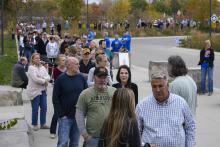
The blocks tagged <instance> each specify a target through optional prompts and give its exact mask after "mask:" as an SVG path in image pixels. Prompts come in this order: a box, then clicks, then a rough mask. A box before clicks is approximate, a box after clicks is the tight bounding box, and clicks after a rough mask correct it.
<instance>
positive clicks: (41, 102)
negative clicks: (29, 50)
mask: <svg viewBox="0 0 220 147" xmlns="http://www.w3.org/2000/svg"><path fill="white" fill-rule="evenodd" d="M27 75H28V85H27V96H28V97H29V98H30V100H31V106H32V125H33V130H35V131H37V130H38V129H39V127H38V109H39V107H40V108H41V109H40V125H41V127H40V128H41V129H49V127H48V126H47V125H46V112H47V94H46V89H47V85H48V82H49V80H50V76H49V74H48V72H47V70H46V68H45V67H44V66H42V65H41V63H40V54H39V53H34V54H33V55H32V56H31V65H30V66H29V68H28V73H27Z"/></svg>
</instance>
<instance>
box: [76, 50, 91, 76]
mask: <svg viewBox="0 0 220 147" xmlns="http://www.w3.org/2000/svg"><path fill="white" fill-rule="evenodd" d="M79 65H80V67H79V71H80V72H81V73H82V74H83V76H84V77H85V78H86V80H87V77H88V73H89V70H90V69H91V68H93V67H95V63H94V62H92V61H91V56H90V49H89V48H84V49H82V59H81V60H80V62H79Z"/></svg>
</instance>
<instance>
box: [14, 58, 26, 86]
mask: <svg viewBox="0 0 220 147" xmlns="http://www.w3.org/2000/svg"><path fill="white" fill-rule="evenodd" d="M26 64H27V59H26V58H25V57H21V59H20V61H19V62H18V63H16V64H15V65H14V67H13V69H12V81H11V85H12V87H18V88H26V87H27V84H28V77H27V75H26V73H25V65H26Z"/></svg>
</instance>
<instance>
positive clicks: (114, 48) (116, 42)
mask: <svg viewBox="0 0 220 147" xmlns="http://www.w3.org/2000/svg"><path fill="white" fill-rule="evenodd" d="M111 47H112V52H119V51H120V49H121V47H122V43H121V41H120V40H118V39H117V40H116V39H115V40H113V41H112V44H111Z"/></svg>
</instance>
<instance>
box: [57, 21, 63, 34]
mask: <svg viewBox="0 0 220 147" xmlns="http://www.w3.org/2000/svg"><path fill="white" fill-rule="evenodd" d="M61 30H62V26H61V23H60V22H58V24H57V33H58V36H59V37H60V38H62V36H61Z"/></svg>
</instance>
